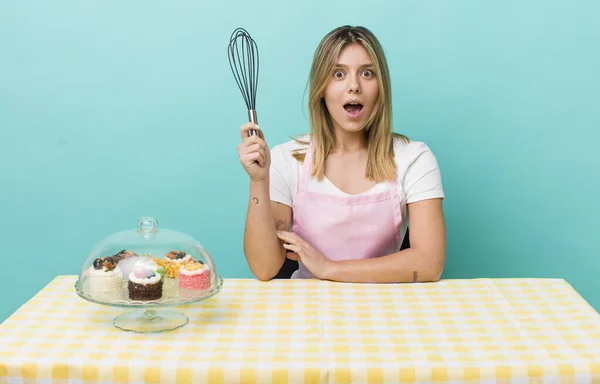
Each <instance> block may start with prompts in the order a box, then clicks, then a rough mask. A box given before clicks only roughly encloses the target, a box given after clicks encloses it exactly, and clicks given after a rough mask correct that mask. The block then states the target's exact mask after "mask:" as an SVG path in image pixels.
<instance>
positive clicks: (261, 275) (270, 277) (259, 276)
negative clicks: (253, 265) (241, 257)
mask: <svg viewBox="0 0 600 384" xmlns="http://www.w3.org/2000/svg"><path fill="white" fill-rule="evenodd" d="M252 274H253V275H254V277H256V278H257V279H258V280H260V281H271V280H273V278H274V277H275V275H272V274H268V273H264V271H257V272H252Z"/></svg>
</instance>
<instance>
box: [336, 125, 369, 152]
mask: <svg viewBox="0 0 600 384" xmlns="http://www.w3.org/2000/svg"><path fill="white" fill-rule="evenodd" d="M366 148H367V140H366V139H365V135H364V132H363V131H362V130H361V131H358V132H347V131H344V130H343V129H339V128H337V127H336V129H335V145H334V148H333V150H334V151H340V152H357V151H361V150H364V149H366Z"/></svg>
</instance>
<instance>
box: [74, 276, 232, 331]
mask: <svg viewBox="0 0 600 384" xmlns="http://www.w3.org/2000/svg"><path fill="white" fill-rule="evenodd" d="M215 278H216V280H217V281H216V283H215V284H213V286H212V288H211V289H209V290H206V291H202V292H192V291H187V290H183V289H177V288H178V287H177V286H176V285H177V284H178V280H177V279H168V278H166V279H165V282H164V284H165V285H164V290H165V292H166V297H163V298H162V299H160V300H151V301H134V300H99V299H98V298H96V297H91V296H90V295H89V294H86V293H85V292H84V289H82V287H81V285H80V282H79V280H78V281H77V282H76V283H75V290H76V292H77V294H78V295H79V297H81V298H82V299H85V300H87V301H89V302H92V303H96V304H101V305H106V306H111V307H119V308H135V309H136V310H133V311H129V312H125V313H123V314H122V315H119V316H117V317H115V318H114V320H113V325H114V326H115V327H116V328H119V329H121V330H123V331H131V332H137V333H157V332H166V331H172V330H175V329H177V328H181V327H183V326H184V325H186V324H187V323H188V322H189V319H188V317H187V316H186V315H185V314H183V313H182V312H179V311H176V310H173V309H165V308H169V307H177V306H182V305H187V304H193V303H198V302H201V301H204V300H206V299H209V298H211V297H213V296H214V295H216V294H217V293H219V292H220V291H221V287H222V286H223V279H222V278H221V277H220V276H215ZM123 289H124V291H125V292H124V294H127V292H126V291H127V288H126V285H125V287H124V288H123ZM124 297H127V296H124Z"/></svg>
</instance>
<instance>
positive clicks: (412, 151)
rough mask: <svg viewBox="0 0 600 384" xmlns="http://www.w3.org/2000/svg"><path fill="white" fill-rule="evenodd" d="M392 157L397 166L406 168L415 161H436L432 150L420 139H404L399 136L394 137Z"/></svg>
mask: <svg viewBox="0 0 600 384" xmlns="http://www.w3.org/2000/svg"><path fill="white" fill-rule="evenodd" d="M394 158H395V160H396V165H397V166H398V167H399V168H407V167H409V166H410V165H411V164H413V163H414V162H415V161H417V160H420V161H427V162H431V161H432V160H433V161H436V163H437V160H436V159H435V155H434V154H433V151H432V150H431V148H429V146H428V145H427V144H425V143H424V142H422V141H412V140H409V141H405V140H404V139H402V138H401V137H396V136H395V137H394Z"/></svg>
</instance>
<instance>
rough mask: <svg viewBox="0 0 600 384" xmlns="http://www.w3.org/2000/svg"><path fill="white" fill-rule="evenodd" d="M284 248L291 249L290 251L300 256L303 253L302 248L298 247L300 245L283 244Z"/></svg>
mask: <svg viewBox="0 0 600 384" xmlns="http://www.w3.org/2000/svg"><path fill="white" fill-rule="evenodd" d="M283 248H285V249H289V250H290V251H293V252H295V253H297V254H298V255H300V254H301V253H302V248H300V246H298V245H294V244H283Z"/></svg>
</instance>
